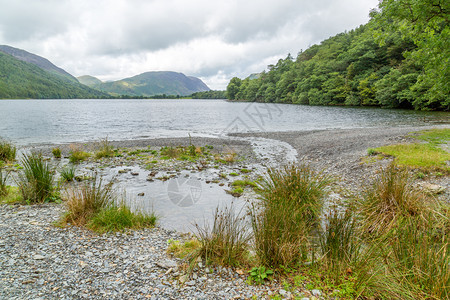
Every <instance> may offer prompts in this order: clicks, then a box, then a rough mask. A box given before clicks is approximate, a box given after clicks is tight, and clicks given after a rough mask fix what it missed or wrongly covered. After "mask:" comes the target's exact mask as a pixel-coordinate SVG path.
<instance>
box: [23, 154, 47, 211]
mask: <svg viewBox="0 0 450 300" xmlns="http://www.w3.org/2000/svg"><path fill="white" fill-rule="evenodd" d="M21 162H22V166H23V169H22V172H21V173H19V177H18V182H17V184H18V187H19V190H20V193H21V194H22V197H23V200H25V201H27V202H29V203H43V202H45V201H46V200H49V199H50V197H51V196H52V193H53V190H54V187H53V171H52V170H51V168H50V165H49V164H48V163H47V162H46V161H45V160H44V158H43V157H42V154H40V153H32V154H25V155H24V157H23V159H22V161H21Z"/></svg>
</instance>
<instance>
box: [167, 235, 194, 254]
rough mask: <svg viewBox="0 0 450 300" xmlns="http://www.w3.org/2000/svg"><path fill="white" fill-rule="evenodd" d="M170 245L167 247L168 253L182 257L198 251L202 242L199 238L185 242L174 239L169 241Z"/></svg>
mask: <svg viewBox="0 0 450 300" xmlns="http://www.w3.org/2000/svg"><path fill="white" fill-rule="evenodd" d="M168 244H169V247H168V248H167V253H169V254H170V255H172V256H175V257H177V258H180V259H184V258H187V257H190V255H192V253H198V252H199V249H200V248H201V247H202V244H201V243H200V242H199V240H197V239H195V238H193V239H190V240H188V241H185V242H183V243H182V242H180V241H173V240H170V241H169V242H168Z"/></svg>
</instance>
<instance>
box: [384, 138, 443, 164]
mask: <svg viewBox="0 0 450 300" xmlns="http://www.w3.org/2000/svg"><path fill="white" fill-rule="evenodd" d="M376 151H377V152H379V153H383V154H386V155H390V156H394V157H395V158H396V162H397V163H398V164H399V165H402V166H409V167H414V168H424V169H438V170H443V171H449V170H450V168H449V167H448V166H447V164H446V161H448V160H450V153H448V152H446V151H445V150H443V149H440V148H438V147H436V146H435V145H433V144H397V145H389V146H382V147H378V148H376Z"/></svg>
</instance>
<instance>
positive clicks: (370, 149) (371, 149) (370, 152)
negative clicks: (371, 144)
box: [367, 148, 378, 156]
mask: <svg viewBox="0 0 450 300" xmlns="http://www.w3.org/2000/svg"><path fill="white" fill-rule="evenodd" d="M377 154H378V151H377V150H375V149H374V148H369V149H367V155H369V156H373V155H377Z"/></svg>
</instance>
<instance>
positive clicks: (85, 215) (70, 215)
mask: <svg viewBox="0 0 450 300" xmlns="http://www.w3.org/2000/svg"><path fill="white" fill-rule="evenodd" d="M64 199H65V200H66V206H67V210H68V211H67V213H66V214H65V215H64V216H63V218H62V220H61V221H62V223H63V224H67V223H70V224H72V225H77V226H84V225H86V224H87V223H88V222H89V220H90V219H91V218H92V217H93V216H94V215H95V214H98V213H99V212H100V210H101V209H102V208H106V207H108V206H109V205H111V204H112V203H114V202H115V201H116V199H117V196H116V194H115V192H114V191H113V189H112V185H111V184H103V183H102V180H101V179H98V178H97V176H94V178H93V179H92V180H90V181H85V182H84V183H83V184H81V185H80V186H77V187H70V188H68V189H67V190H66V191H65V193H64Z"/></svg>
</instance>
